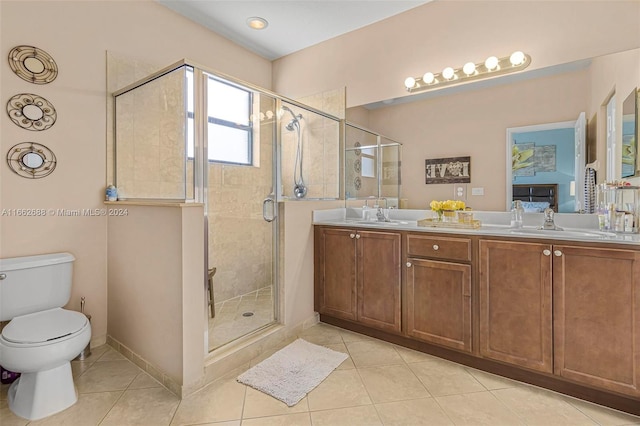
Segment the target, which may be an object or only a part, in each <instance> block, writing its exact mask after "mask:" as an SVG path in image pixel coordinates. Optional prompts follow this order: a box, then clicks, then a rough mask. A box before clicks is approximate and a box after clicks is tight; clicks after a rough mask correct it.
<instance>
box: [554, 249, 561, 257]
mask: <svg viewBox="0 0 640 426" xmlns="http://www.w3.org/2000/svg"><path fill="white" fill-rule="evenodd" d="M553 255H554V256H557V257H560V256H562V252H561V251H560V250H554V252H553Z"/></svg>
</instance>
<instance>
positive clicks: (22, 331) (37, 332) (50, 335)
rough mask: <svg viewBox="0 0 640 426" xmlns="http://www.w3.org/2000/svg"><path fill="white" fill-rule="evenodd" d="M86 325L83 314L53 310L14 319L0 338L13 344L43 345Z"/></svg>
mask: <svg viewBox="0 0 640 426" xmlns="http://www.w3.org/2000/svg"><path fill="white" fill-rule="evenodd" d="M86 324H87V317H86V316H85V315H84V314H81V313H80V312H75V311H68V310H66V309H62V308H55V309H49V310H47V311H42V312H36V313H34V314H29V315H22V316H19V317H15V318H14V319H12V320H11V322H10V323H9V324H7V326H6V327H5V328H4V329H3V330H2V337H3V338H4V339H5V340H7V341H9V342H14V343H43V342H48V341H53V340H56V339H59V338H61V337H65V336H68V335H70V334H73V333H75V332H77V331H79V330H80V329H82V327H84V326H85V325H86Z"/></svg>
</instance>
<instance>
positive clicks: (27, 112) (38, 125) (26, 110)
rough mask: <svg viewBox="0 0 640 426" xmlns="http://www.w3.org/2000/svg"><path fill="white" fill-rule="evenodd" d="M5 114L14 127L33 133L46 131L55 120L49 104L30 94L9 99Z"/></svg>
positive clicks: (55, 115) (54, 111) (55, 116)
mask: <svg viewBox="0 0 640 426" xmlns="http://www.w3.org/2000/svg"><path fill="white" fill-rule="evenodd" d="M7 113H8V114H9V118H11V121H13V122H14V123H15V124H16V126H20V127H22V128H23V129H26V130H33V131H40V130H47V129H48V128H50V127H51V126H53V125H54V124H55V122H56V119H57V114H56V109H55V108H54V107H53V105H52V104H51V102H49V101H48V100H46V99H45V98H43V97H42V96H38V95H34V94H32V93H20V94H18V95H15V96H14V97H12V98H11V99H9V102H7Z"/></svg>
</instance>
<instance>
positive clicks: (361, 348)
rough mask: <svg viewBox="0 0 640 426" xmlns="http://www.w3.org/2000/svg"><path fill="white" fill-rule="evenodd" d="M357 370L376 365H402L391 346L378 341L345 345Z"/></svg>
mask: <svg viewBox="0 0 640 426" xmlns="http://www.w3.org/2000/svg"><path fill="white" fill-rule="evenodd" d="M345 345H346V346H347V349H348V350H349V354H350V355H351V359H352V360H353V363H354V364H355V366H356V367H357V368H361V367H373V366H378V365H393V364H404V361H403V360H402V358H401V357H400V355H398V352H396V350H395V348H394V347H393V345H391V344H390V343H386V342H381V341H379V340H363V341H358V342H347V343H345Z"/></svg>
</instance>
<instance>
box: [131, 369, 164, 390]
mask: <svg viewBox="0 0 640 426" xmlns="http://www.w3.org/2000/svg"><path fill="white" fill-rule="evenodd" d="M159 387H162V385H161V384H160V382H158V381H157V380H156V379H154V378H153V377H151V376H150V375H148V374H147V373H145V372H144V371H141V372H140V373H139V374H138V375H137V376H136V378H135V379H133V382H131V384H130V385H129V387H128V388H127V389H146V388H159Z"/></svg>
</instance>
